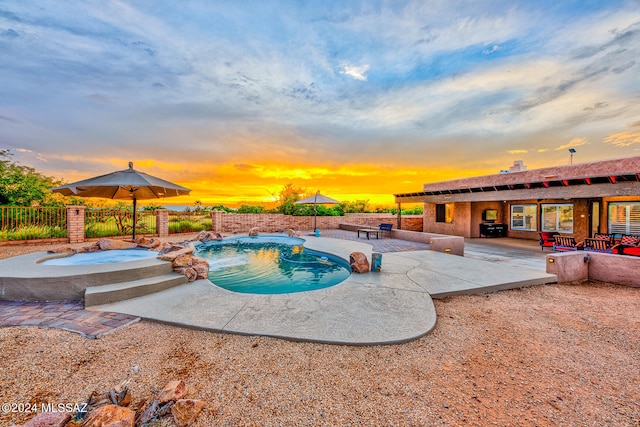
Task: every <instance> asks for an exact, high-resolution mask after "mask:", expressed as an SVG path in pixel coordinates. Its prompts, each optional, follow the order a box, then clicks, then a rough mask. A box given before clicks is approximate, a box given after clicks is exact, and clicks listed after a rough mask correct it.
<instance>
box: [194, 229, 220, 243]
mask: <svg viewBox="0 0 640 427" xmlns="http://www.w3.org/2000/svg"><path fill="white" fill-rule="evenodd" d="M196 240H199V241H201V242H210V241H212V240H222V235H220V233H214V232H213V231H206V230H202V231H201V232H200V234H198V237H196Z"/></svg>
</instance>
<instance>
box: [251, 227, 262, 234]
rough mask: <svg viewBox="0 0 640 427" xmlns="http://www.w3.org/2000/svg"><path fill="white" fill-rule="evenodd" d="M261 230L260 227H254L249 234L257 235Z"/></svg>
mask: <svg viewBox="0 0 640 427" xmlns="http://www.w3.org/2000/svg"><path fill="white" fill-rule="evenodd" d="M259 231H260V228H259V227H253V228H251V229H249V236H257V235H258V232H259Z"/></svg>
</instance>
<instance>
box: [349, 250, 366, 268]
mask: <svg viewBox="0 0 640 427" xmlns="http://www.w3.org/2000/svg"><path fill="white" fill-rule="evenodd" d="M349 264H350V265H351V271H355V272H356V273H366V272H368V271H369V260H368V259H367V256H366V255H365V254H363V253H362V252H352V253H351V255H349Z"/></svg>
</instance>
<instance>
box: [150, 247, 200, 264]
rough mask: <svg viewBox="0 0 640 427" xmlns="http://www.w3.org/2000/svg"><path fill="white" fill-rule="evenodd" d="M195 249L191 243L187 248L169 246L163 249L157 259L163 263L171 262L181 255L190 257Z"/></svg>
mask: <svg viewBox="0 0 640 427" xmlns="http://www.w3.org/2000/svg"><path fill="white" fill-rule="evenodd" d="M194 249H195V246H194V245H193V243H190V244H188V245H187V246H181V245H171V246H170V247H165V248H163V249H162V250H161V251H160V252H159V255H158V259H161V260H163V261H172V262H173V260H174V259H176V258H178V257H179V256H182V255H191V254H192V253H193V251H194Z"/></svg>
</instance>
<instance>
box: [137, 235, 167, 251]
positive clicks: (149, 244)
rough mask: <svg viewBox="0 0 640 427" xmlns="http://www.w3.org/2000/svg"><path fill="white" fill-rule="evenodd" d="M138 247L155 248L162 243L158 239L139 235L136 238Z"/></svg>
mask: <svg viewBox="0 0 640 427" xmlns="http://www.w3.org/2000/svg"><path fill="white" fill-rule="evenodd" d="M136 243H137V244H138V247H139V248H145V249H155V248H157V247H158V246H160V245H161V244H162V242H161V241H160V240H159V239H154V238H148V237H139V238H137V239H136Z"/></svg>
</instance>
